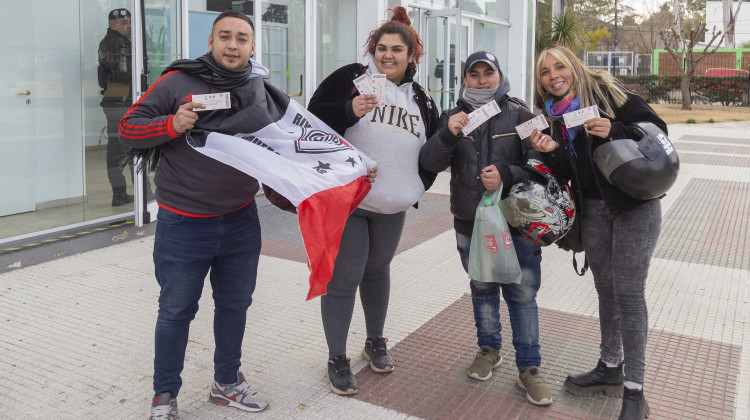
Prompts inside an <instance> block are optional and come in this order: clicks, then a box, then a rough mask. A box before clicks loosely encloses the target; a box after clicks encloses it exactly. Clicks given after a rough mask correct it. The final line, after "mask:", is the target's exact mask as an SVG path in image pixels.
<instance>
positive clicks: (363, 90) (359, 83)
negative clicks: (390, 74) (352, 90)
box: [354, 74, 375, 95]
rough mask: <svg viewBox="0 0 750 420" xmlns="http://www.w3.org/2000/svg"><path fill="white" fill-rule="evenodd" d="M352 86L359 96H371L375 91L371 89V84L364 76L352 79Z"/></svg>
mask: <svg viewBox="0 0 750 420" xmlns="http://www.w3.org/2000/svg"><path fill="white" fill-rule="evenodd" d="M354 86H356V87H357V90H358V91H359V94H360V95H372V94H373V93H375V90H374V89H373V87H372V82H371V81H370V78H369V77H367V75H366V74H363V75H361V76H359V77H357V78H356V79H354Z"/></svg>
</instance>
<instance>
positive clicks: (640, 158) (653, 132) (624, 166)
mask: <svg viewBox="0 0 750 420" xmlns="http://www.w3.org/2000/svg"><path fill="white" fill-rule="evenodd" d="M632 127H634V132H635V134H636V136H637V137H638V138H636V139H621V140H612V141H610V142H607V143H604V144H603V145H601V146H599V147H597V148H596V150H594V155H593V157H594V163H596V166H597V167H598V168H599V170H600V171H601V172H602V174H603V175H604V177H605V178H607V181H609V183H610V184H612V185H614V186H615V187H617V188H618V189H619V190H620V191H622V192H624V193H625V194H627V195H629V196H630V197H633V198H636V199H639V200H650V199H652V198H657V197H661V196H663V195H664V193H666V192H667V190H669V188H670V187H672V184H674V182H675V180H676V179H677V174H678V172H679V171H680V159H679V158H678V157H677V152H676V151H675V149H674V146H673V145H672V143H671V142H670V141H669V139H668V138H667V135H666V134H664V132H663V131H661V130H660V129H659V127H657V126H656V125H654V124H653V123H650V122H639V123H635V124H633V125H632Z"/></svg>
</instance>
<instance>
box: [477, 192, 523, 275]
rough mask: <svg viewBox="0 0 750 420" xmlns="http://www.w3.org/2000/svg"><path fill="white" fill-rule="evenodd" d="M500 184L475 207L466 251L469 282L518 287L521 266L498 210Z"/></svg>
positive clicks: (506, 224) (503, 219)
mask: <svg viewBox="0 0 750 420" xmlns="http://www.w3.org/2000/svg"><path fill="white" fill-rule="evenodd" d="M502 190H503V186H502V184H500V187H499V188H498V189H497V190H495V191H485V192H484V195H483V197H482V200H481V201H480V202H479V205H478V206H477V213H476V216H475V218H474V231H473V232H472V234H471V248H470V249H469V278H471V279H472V280H478V281H484V282H496V283H516V284H518V283H521V265H520V264H519V263H518V256H517V255H516V247H515V246H513V238H511V235H510V229H508V223H507V222H506V221H505V217H503V213H502V212H501V211H500V208H499V207H498V203H499V202H500V194H501V192H502Z"/></svg>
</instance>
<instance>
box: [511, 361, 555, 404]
mask: <svg viewBox="0 0 750 420" xmlns="http://www.w3.org/2000/svg"><path fill="white" fill-rule="evenodd" d="M516 384H517V385H518V386H520V387H521V389H523V390H524V391H526V399H527V400H529V402H530V403H532V404H534V405H550V404H552V394H550V392H549V388H548V387H547V382H545V381H544V378H542V375H541V374H540V373H539V368H538V367H536V366H531V367H529V368H526V370H524V371H523V372H521V373H519V374H518V379H516Z"/></svg>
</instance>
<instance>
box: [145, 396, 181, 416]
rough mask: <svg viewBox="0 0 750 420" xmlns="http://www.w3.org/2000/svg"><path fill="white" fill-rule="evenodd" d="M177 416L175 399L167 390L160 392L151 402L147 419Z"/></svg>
mask: <svg viewBox="0 0 750 420" xmlns="http://www.w3.org/2000/svg"><path fill="white" fill-rule="evenodd" d="M176 418H177V400H176V399H174V398H172V394H170V393H169V392H162V393H161V394H158V395H156V396H155V397H154V400H153V401H152V402H151V417H149V420H175V419H176Z"/></svg>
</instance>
